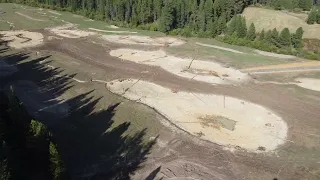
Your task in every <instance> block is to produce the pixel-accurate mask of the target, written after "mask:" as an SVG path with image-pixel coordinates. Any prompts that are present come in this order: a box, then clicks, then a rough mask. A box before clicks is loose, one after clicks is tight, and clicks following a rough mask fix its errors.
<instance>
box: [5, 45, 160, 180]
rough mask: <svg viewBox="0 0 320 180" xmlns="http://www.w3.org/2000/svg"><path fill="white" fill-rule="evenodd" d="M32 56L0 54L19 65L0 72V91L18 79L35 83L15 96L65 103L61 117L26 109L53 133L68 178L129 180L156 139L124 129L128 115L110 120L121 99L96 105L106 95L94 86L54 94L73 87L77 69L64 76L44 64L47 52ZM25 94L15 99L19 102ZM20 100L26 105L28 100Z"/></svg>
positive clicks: (59, 70) (52, 102) (42, 101)
mask: <svg viewBox="0 0 320 180" xmlns="http://www.w3.org/2000/svg"><path fill="white" fill-rule="evenodd" d="M2 43H3V42H1V44H2ZM5 51H10V50H8V49H5V48H4V49H3V50H1V49H0V52H5ZM31 55H32V54H31V53H26V52H19V53H13V54H9V55H5V56H3V55H1V54H0V57H1V59H0V60H1V61H2V60H3V61H6V63H8V64H10V65H14V66H16V67H17V68H18V69H19V71H18V72H16V73H14V74H12V75H10V76H6V77H1V85H0V87H1V89H2V90H3V89H4V91H5V89H6V87H9V86H10V85H15V83H16V82H17V81H18V82H21V81H23V82H34V83H35V84H36V85H37V86H38V88H37V91H36V93H34V92H33V91H32V92H33V93H32V92H31V93H29V92H25V93H23V92H24V91H23V90H20V91H19V92H20V94H17V96H18V97H19V96H20V97H25V96H29V100H30V99H32V100H33V101H41V102H35V103H40V104H41V103H42V104H46V105H50V107H49V108H51V106H52V107H53V106H54V107H59V106H60V105H61V104H63V103H64V104H67V105H68V106H69V109H68V111H67V114H66V115H65V116H59V115H57V113H53V112H50V111H40V110H39V108H38V109H37V108H34V109H30V108H28V107H26V109H27V110H29V111H33V112H31V113H30V112H29V113H30V114H31V115H32V116H33V117H36V118H37V120H39V121H41V122H43V123H44V124H46V125H47V126H48V128H49V130H50V131H51V132H52V134H53V137H54V139H55V141H56V143H57V144H58V149H59V150H60V152H61V155H62V158H63V159H64V160H65V163H66V167H67V169H68V171H69V173H70V175H71V177H72V179H91V180H92V179H129V178H130V177H129V176H130V174H131V173H133V172H134V171H135V170H137V169H138V168H139V167H140V165H141V163H143V162H144V161H145V159H146V155H147V154H148V153H149V152H150V149H151V148H152V146H153V145H154V143H155V141H156V140H153V141H147V142H145V141H144V136H145V134H146V131H147V130H146V129H143V130H141V131H138V132H134V133H132V132H128V129H129V127H130V125H131V124H130V119H128V120H127V122H124V123H122V124H120V125H117V126H116V125H114V124H115V123H114V119H113V117H114V115H115V113H116V112H117V108H118V107H119V106H120V105H121V102H118V103H116V104H114V105H112V106H109V107H107V108H105V109H102V110H97V108H96V105H97V103H98V102H99V101H101V100H107V99H103V97H95V96H94V95H93V92H94V89H92V90H91V91H88V92H87V93H83V94H78V95H76V96H74V97H72V98H70V99H67V100H61V99H60V100H59V99H57V98H56V97H59V96H61V95H62V94H63V93H65V92H66V91H69V90H71V89H72V88H74V83H77V82H74V81H73V80H72V77H74V76H75V75H76V74H72V75H68V74H66V73H64V71H63V70H62V69H59V68H50V67H48V66H47V65H48V63H49V62H44V60H46V59H48V58H49V57H50V56H45V57H36V58H32V56H31ZM90 83H93V82H90ZM90 83H88V84H87V86H90ZM16 87H17V88H21V86H16ZM29 90H30V89H29ZM32 90H33V89H32ZM30 91H31V90H30ZM17 92H18V90H17ZM30 94H31V95H30ZM39 97H42V98H39ZM24 99H25V98H22V99H20V100H21V101H22V102H23V100H24ZM29 100H28V99H27V100H25V101H29ZM23 103H24V105H25V106H27V105H28V104H32V103H30V102H23ZM129 134H130V135H129Z"/></svg>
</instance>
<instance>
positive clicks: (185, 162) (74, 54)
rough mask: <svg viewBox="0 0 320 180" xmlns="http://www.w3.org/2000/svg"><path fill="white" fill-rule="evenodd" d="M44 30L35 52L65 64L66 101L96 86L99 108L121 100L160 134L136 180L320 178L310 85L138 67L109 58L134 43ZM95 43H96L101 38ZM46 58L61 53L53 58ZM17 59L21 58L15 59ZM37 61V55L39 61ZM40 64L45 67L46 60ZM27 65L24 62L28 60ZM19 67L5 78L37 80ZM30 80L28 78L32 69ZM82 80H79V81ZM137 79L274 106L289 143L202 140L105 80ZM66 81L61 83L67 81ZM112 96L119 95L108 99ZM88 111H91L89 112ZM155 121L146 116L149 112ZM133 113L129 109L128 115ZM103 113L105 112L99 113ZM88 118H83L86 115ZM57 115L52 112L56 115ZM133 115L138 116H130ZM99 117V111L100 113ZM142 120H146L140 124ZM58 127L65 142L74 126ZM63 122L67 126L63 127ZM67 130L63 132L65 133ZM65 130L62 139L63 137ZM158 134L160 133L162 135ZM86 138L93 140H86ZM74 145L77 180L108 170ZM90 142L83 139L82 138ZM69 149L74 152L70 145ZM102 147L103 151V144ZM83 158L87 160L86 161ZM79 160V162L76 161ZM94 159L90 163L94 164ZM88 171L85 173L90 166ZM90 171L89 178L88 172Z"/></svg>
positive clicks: (319, 129) (315, 97) (317, 100)
mask: <svg viewBox="0 0 320 180" xmlns="http://www.w3.org/2000/svg"><path fill="white" fill-rule="evenodd" d="M38 32H40V33H42V34H43V35H44V44H43V45H42V46H39V47H34V48H32V49H30V50H29V52H31V54H35V52H39V53H38V54H37V55H36V56H35V57H37V58H40V59H41V61H39V63H40V62H41V63H42V64H43V65H45V66H46V67H47V68H48V69H54V68H58V70H59V71H61V72H60V73H62V72H63V73H67V74H71V75H72V76H71V75H69V76H67V77H65V78H66V79H68V86H69V89H68V90H66V92H64V93H62V94H61V95H60V96H61V98H62V99H64V102H66V103H67V104H68V106H70V107H71V111H72V109H73V107H74V104H73V103H72V101H69V102H68V99H72V98H73V97H75V96H77V95H81V94H82V93H84V92H88V91H90V90H94V92H93V94H94V96H95V97H97V98H99V97H101V98H102V99H103V101H100V102H99V103H98V105H97V106H96V107H95V108H94V109H97V108H102V109H103V108H106V103H114V102H120V105H119V109H121V108H120V107H122V108H123V107H125V108H126V111H124V110H119V111H120V112H117V113H116V114H115V116H116V117H117V116H127V118H129V119H130V118H131V117H134V116H138V118H140V119H143V121H142V122H138V121H137V122H136V121H132V123H133V124H136V126H140V127H145V128H147V129H148V131H150V132H152V133H150V134H149V137H147V138H150V139H156V144H155V146H153V148H152V150H151V151H150V153H149V154H148V155H147V157H146V159H145V161H144V162H143V163H142V164H141V165H140V166H141V167H140V168H138V169H136V170H135V171H134V173H132V174H131V178H132V179H148V178H149V179H161V178H162V179H208V180H209V179H257V178H259V179H266V180H267V179H274V178H278V179H297V180H298V179H319V178H320V164H319V163H320V158H319V157H320V153H319V148H320V141H319V139H320V123H319V119H320V113H319V112H320V106H319V104H320V94H319V92H317V91H311V90H305V89H303V88H301V87H298V86H296V85H278V84H272V83H265V84H258V83H254V82H250V83H246V84H239V85H237V86H235V85H219V86H213V85H210V84H208V83H205V82H200V81H196V80H194V79H186V78H183V77H179V76H176V75H174V74H171V73H169V72H168V71H165V70H164V69H162V68H160V67H155V66H149V65H146V64H137V63H134V62H130V61H123V60H119V58H117V57H112V56H110V55H109V53H110V51H111V50H115V49H118V48H133V46H129V45H120V44H114V43H111V42H107V41H103V40H102V39H100V38H99V37H94V36H93V37H81V38H76V39H72V38H64V39H63V43H61V40H59V39H51V40H47V39H48V37H49V36H55V35H54V34H52V33H50V32H49V31H46V30H39V31H38ZM93 41H94V42H95V43H93ZM134 48H138V49H143V50H146V49H147V50H159V49H161V48H163V47H144V46H139V45H137V46H134ZM46 55H52V56H53V57H56V58H55V59H54V60H48V59H46V58H43V57H45V56H46ZM11 59H14V58H11ZM32 61H33V60H30V62H32ZM39 63H38V64H39ZM22 65H23V64H22ZM22 65H20V66H17V68H18V69H19V71H18V74H17V73H15V74H14V76H11V77H6V79H5V80H3V81H2V82H3V83H1V88H2V89H3V88H4V87H2V86H3V85H7V84H8V83H9V84H10V83H11V82H14V81H16V80H20V79H21V78H22V79H25V78H31V77H33V75H32V71H31V70H30V69H28V68H26V67H25V66H22ZM28 73H29V76H30V77H24V76H25V74H28ZM34 76H35V78H34V79H32V80H33V81H36V82H37V83H38V84H42V83H44V82H43V80H42V78H43V77H41V76H39V75H34ZM72 78H76V79H77V80H79V81H75V80H73V79H72ZM124 78H133V79H141V80H144V81H149V82H153V83H155V84H157V85H160V86H163V87H166V88H168V89H171V90H172V91H174V92H193V93H203V94H209V93H213V94H217V95H225V96H230V97H234V98H239V99H243V100H246V101H250V102H252V103H255V104H259V105H261V106H263V107H266V108H268V109H270V110H272V112H274V113H275V114H276V115H277V116H279V117H281V118H282V119H283V121H285V122H286V124H287V126H288V133H287V139H286V140H285V143H284V144H283V145H281V146H279V147H278V148H277V149H275V150H273V151H271V152H263V151H264V149H263V148H261V149H260V151H262V152H260V153H252V152H247V151H246V150H244V149H242V148H241V147H229V146H221V145H218V144H215V143H211V142H208V141H205V140H201V139H200V138H198V137H197V136H195V135H192V134H190V133H188V132H186V131H184V130H182V129H180V128H179V127H177V126H175V125H174V124H172V123H171V122H170V121H168V119H166V118H164V117H163V116H161V115H160V114H159V113H158V112H157V111H156V110H154V109H151V108H148V107H147V106H145V105H142V104H140V103H139V102H132V101H128V100H126V99H124V98H122V97H120V96H115V95H113V96H111V93H110V92H109V91H108V90H107V89H106V87H105V83H106V82H109V81H112V80H115V79H124ZM59 84H61V83H59ZM106 97H112V98H110V99H105V98H106ZM83 111H84V112H82V113H85V110H83ZM139 112H145V113H147V114H148V118H144V117H140V116H141V114H142V113H139ZM40 113H42V115H43V116H39V117H42V118H44V119H46V118H48V119H52V118H53V117H50V116H49V115H50V114H47V113H48V112H40ZM123 113H125V114H123ZM93 114H97V113H93ZM81 115H82V116H81ZM51 116H52V115H51ZM130 116H131V117H130ZM80 117H83V114H79V115H74V116H73V115H72V113H71V115H70V116H67V117H62V118H61V117H60V120H61V121H58V122H64V123H61V124H65V121H66V122H68V121H73V119H76V118H80ZM93 117H95V116H93ZM139 123H140V124H139ZM57 124H58V125H57V129H59V128H60V130H58V132H59V133H60V134H61V135H60V136H63V137H61V138H62V139H63V138H67V137H66V135H67V133H65V134H64V133H63V128H66V129H68V130H66V132H67V131H72V130H71V129H73V128H72V126H70V127H69V126H62V125H59V123H57ZM62 127H63V128H62ZM61 129H62V130H61ZM59 133H58V136H59ZM157 135H158V137H157ZM84 139H85V138H84ZM68 140H70V142H68V143H65V144H62V148H63V149H64V148H65V149H67V150H66V152H65V153H64V157H66V159H67V163H66V164H67V167H70V169H71V170H70V171H71V175H72V177H74V179H88V178H89V177H90V176H91V174H92V173H98V172H100V173H101V171H103V168H102V167H101V166H103V165H101V164H99V163H96V164H90V163H89V165H88V164H86V163H82V161H84V162H85V161H86V159H89V158H90V157H85V156H83V154H79V153H75V151H77V149H73V148H72V147H70V143H75V144H76V142H78V141H79V140H75V138H71V137H70V138H68ZM81 140H82V139H81ZM68 148H69V149H68ZM96 148H97V149H99V148H101V147H99V146H97V147H96ZM79 159H81V160H79ZM75 162H77V164H76V166H75ZM89 162H90V161H89ZM84 169H85V170H84ZM88 174H89V175H88Z"/></svg>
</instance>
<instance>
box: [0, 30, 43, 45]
mask: <svg viewBox="0 0 320 180" xmlns="http://www.w3.org/2000/svg"><path fill="white" fill-rule="evenodd" d="M0 34H2V35H3V37H1V39H2V40H4V41H8V46H10V47H12V48H15V49H21V48H27V47H34V46H38V45H40V44H42V42H43V35H42V34H41V33H38V32H30V31H23V30H19V31H0Z"/></svg>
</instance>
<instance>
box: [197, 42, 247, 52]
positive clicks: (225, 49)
mask: <svg viewBox="0 0 320 180" xmlns="http://www.w3.org/2000/svg"><path fill="white" fill-rule="evenodd" d="M196 44H197V45H200V46H205V47H212V48H215V49H220V50H224V51H229V52H233V53H238V54H245V53H243V52H240V51H237V50H234V49H231V48H225V47H221V46H214V45H211V44H203V43H199V42H196Z"/></svg>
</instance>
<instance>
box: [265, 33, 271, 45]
mask: <svg viewBox="0 0 320 180" xmlns="http://www.w3.org/2000/svg"><path fill="white" fill-rule="evenodd" d="M264 39H265V40H266V41H267V42H269V43H272V31H271V30H268V31H267V33H266V34H265V36H264Z"/></svg>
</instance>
